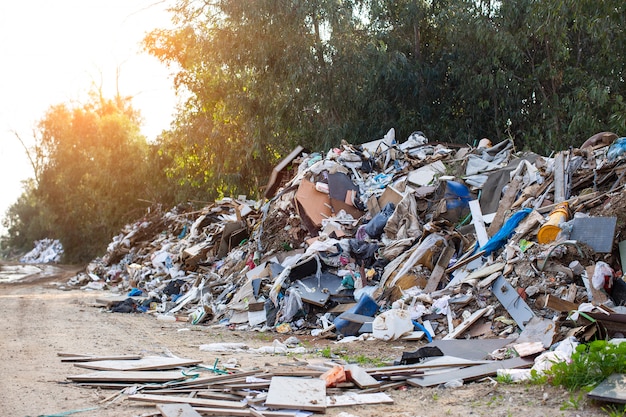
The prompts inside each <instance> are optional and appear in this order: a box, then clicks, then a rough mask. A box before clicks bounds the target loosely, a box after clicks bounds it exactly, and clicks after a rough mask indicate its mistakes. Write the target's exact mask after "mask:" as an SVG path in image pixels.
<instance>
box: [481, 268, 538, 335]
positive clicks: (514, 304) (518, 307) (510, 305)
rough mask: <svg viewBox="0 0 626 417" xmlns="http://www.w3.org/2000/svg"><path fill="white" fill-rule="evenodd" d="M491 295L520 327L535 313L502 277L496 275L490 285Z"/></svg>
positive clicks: (522, 327)
mask: <svg viewBox="0 0 626 417" xmlns="http://www.w3.org/2000/svg"><path fill="white" fill-rule="evenodd" d="M491 291H492V292H493V295H495V296H496V298H497V299H498V301H500V303H501V304H502V305H503V306H504V308H506V311H508V312H509V314H510V315H511V317H512V318H513V320H515V322H516V323H517V325H518V326H519V328H520V329H522V330H524V326H525V325H526V323H528V321H530V319H532V318H533V317H535V313H533V311H532V310H531V309H530V307H528V304H526V302H525V301H524V300H523V299H522V297H520V295H519V294H518V293H517V291H516V290H515V288H513V286H512V285H511V284H509V282H508V281H507V280H506V279H505V278H504V276H502V275H501V276H500V277H498V279H496V280H495V281H494V283H493V285H492V286H491Z"/></svg>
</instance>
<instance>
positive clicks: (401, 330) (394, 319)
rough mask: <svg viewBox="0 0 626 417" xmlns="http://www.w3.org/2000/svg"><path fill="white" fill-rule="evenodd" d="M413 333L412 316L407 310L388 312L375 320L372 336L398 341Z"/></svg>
mask: <svg viewBox="0 0 626 417" xmlns="http://www.w3.org/2000/svg"><path fill="white" fill-rule="evenodd" d="M412 331H413V322H412V321H411V315H410V314H409V312H408V311H406V310H400V309H393V310H387V311H385V312H384V313H382V314H380V315H379V316H377V317H376V318H375V319H374V322H373V323H372V335H373V336H374V337H375V338H376V339H380V340H385V341H387V340H396V339H398V338H400V337H401V336H403V335H405V334H407V333H410V332H412Z"/></svg>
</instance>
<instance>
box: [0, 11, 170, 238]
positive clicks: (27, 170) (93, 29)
mask: <svg viewBox="0 0 626 417" xmlns="http://www.w3.org/2000/svg"><path fill="white" fill-rule="evenodd" d="M172 3H173V0H54V1H51V0H20V1H2V2H0V184H1V187H0V217H4V214H5V212H6V210H7V208H8V207H9V206H10V205H11V204H12V203H13V202H15V201H16V200H17V198H18V197H19V195H20V194H21V191H22V188H21V186H22V185H21V184H22V181H23V180H24V179H27V178H32V177H33V171H32V169H31V166H30V163H29V161H28V158H27V155H26V152H25V150H24V147H23V146H22V145H21V144H20V141H19V140H18V139H17V137H16V134H17V135H19V137H20V138H21V139H22V140H23V141H24V142H25V143H26V145H27V146H32V145H33V144H34V138H33V130H34V129H35V127H36V124H37V122H38V121H39V120H41V119H42V118H43V117H44V115H45V113H46V111H47V110H48V109H49V108H50V106H52V105H56V104H62V103H65V104H71V103H81V104H82V103H85V102H86V98H87V95H88V92H89V90H90V89H92V88H93V87H94V86H95V87H96V88H101V89H102V91H103V93H104V95H105V97H108V98H113V97H114V96H115V93H116V88H118V89H119V93H120V94H121V95H122V96H132V97H133V100H132V105H133V107H134V108H135V109H136V110H139V111H140V112H141V115H142V117H143V119H144V125H143V126H142V132H143V133H144V135H145V136H146V137H147V138H148V139H149V140H150V139H154V138H156V136H157V135H158V134H159V133H160V132H161V131H162V130H164V129H167V128H168V127H169V124H170V122H171V121H172V118H173V113H174V110H175V106H176V102H177V98H176V95H175V92H174V89H173V78H172V76H171V71H170V70H169V69H168V68H167V67H166V66H165V65H164V64H162V63H161V62H159V61H158V60H157V59H156V58H155V57H153V56H151V55H149V54H148V53H146V52H143V51H142V50H141V45H140V42H141V40H142V39H143V37H144V36H145V34H146V33H147V32H149V31H151V30H153V29H156V28H170V27H172V24H171V21H170V16H171V15H170V13H169V12H167V10H166V9H167V6H168V5H171V4H172ZM117 73H119V75H116V74H117ZM116 80H117V86H116ZM2 231H3V230H2V229H1V228H0V233H1V232H2Z"/></svg>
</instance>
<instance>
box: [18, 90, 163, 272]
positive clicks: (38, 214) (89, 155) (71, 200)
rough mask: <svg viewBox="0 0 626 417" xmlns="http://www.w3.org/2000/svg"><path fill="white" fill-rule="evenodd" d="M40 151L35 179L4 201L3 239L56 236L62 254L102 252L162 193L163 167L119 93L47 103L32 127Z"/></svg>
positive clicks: (70, 258)
mask: <svg viewBox="0 0 626 417" xmlns="http://www.w3.org/2000/svg"><path fill="white" fill-rule="evenodd" d="M36 131H37V133H38V135H37V145H36V148H37V149H38V150H39V152H41V154H42V155H44V156H45V158H44V163H43V165H42V166H41V169H40V172H38V175H37V178H38V183H35V182H32V183H30V184H28V187H27V188H26V189H25V191H24V193H23V195H22V196H21V197H20V199H19V200H18V201H17V202H16V203H15V204H14V205H13V206H12V207H11V208H10V209H9V213H8V214H9V215H8V217H7V220H6V222H7V224H8V226H9V244H11V245H12V246H14V247H27V246H28V245H32V241H33V240H37V239H41V238H43V237H54V238H58V239H59V240H60V241H61V243H62V244H63V246H64V249H65V255H66V261H67V262H80V261H86V260H89V259H93V258H94V257H95V256H98V255H100V254H101V253H102V252H103V251H104V249H105V247H106V245H107V244H108V243H109V242H110V240H111V238H112V237H113V236H114V235H115V234H117V233H119V230H120V228H121V227H122V226H123V225H124V224H126V223H128V222H129V221H132V220H135V219H137V218H139V217H141V215H142V214H143V213H144V212H145V209H146V207H147V206H148V204H149V202H148V201H149V200H151V199H156V200H158V201H162V200H164V198H163V194H162V193H161V192H160V190H159V189H158V187H159V184H160V183H159V178H160V177H162V175H161V174H160V172H161V171H159V169H158V168H157V170H156V171H155V170H153V166H151V163H153V162H155V161H157V159H156V156H155V154H154V153H151V152H150V149H149V147H148V145H147V143H146V141H145V138H144V137H143V136H142V135H141V134H140V132H139V118H138V114H137V113H136V112H135V111H134V110H133V109H132V107H131V106H130V105H129V102H128V101H127V100H125V99H122V98H120V97H118V98H116V99H114V100H107V99H104V98H102V97H99V96H97V95H95V94H94V95H93V96H92V99H91V100H90V102H89V103H87V104H85V105H82V106H76V107H69V106H67V105H64V104H61V105H56V106H52V107H51V108H50V109H49V110H48V112H47V113H46V114H45V116H44V117H43V119H42V120H41V121H40V123H39V124H38V127H37V130H36Z"/></svg>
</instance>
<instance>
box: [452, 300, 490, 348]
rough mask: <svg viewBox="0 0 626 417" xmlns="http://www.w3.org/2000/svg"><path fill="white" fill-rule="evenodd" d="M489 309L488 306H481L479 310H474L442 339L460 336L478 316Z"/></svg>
mask: <svg viewBox="0 0 626 417" xmlns="http://www.w3.org/2000/svg"><path fill="white" fill-rule="evenodd" d="M489 310H490V307H485V308H481V309H480V310H476V311H475V312H474V313H473V314H472V315H471V316H469V317H468V318H467V320H464V321H463V323H461V324H459V325H458V326H457V327H456V329H454V331H453V332H451V333H448V334H447V335H446V336H445V337H444V338H443V340H450V339H456V338H457V337H459V336H461V335H462V334H463V333H465V331H466V330H467V329H469V328H470V326H471V325H472V324H474V323H475V322H476V320H478V319H479V318H481V317H482V316H484V315H485V313H487V311H489Z"/></svg>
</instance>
